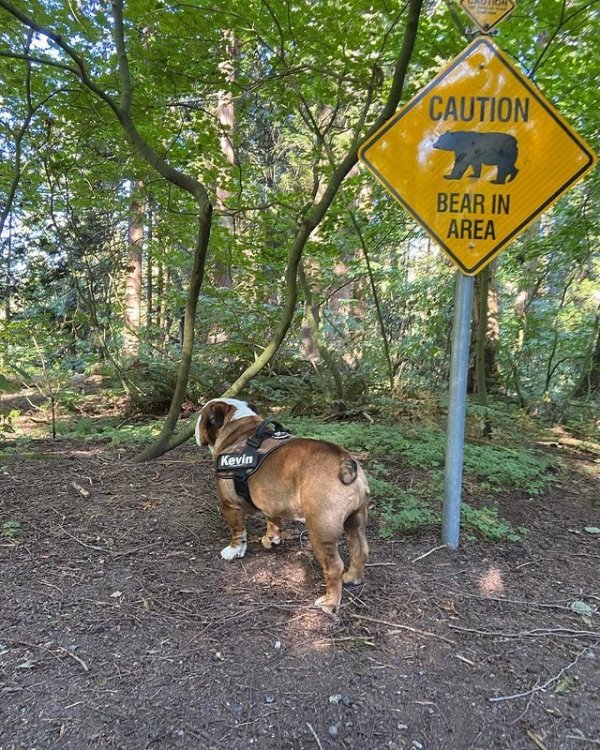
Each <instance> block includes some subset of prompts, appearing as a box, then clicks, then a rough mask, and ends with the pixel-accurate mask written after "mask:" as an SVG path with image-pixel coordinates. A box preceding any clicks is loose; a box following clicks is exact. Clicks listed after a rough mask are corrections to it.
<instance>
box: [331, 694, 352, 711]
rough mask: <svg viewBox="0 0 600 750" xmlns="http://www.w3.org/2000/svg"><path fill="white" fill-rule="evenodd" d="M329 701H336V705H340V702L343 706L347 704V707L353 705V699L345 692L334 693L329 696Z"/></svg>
mask: <svg viewBox="0 0 600 750" xmlns="http://www.w3.org/2000/svg"><path fill="white" fill-rule="evenodd" d="M329 702H330V703H334V704H335V705H336V706H339V705H340V703H341V704H342V706H346V708H350V706H351V705H352V700H351V699H350V697H349V696H347V695H344V694H343V693H334V694H333V695H330V696H329Z"/></svg>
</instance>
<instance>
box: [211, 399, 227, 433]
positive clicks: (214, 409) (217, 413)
mask: <svg viewBox="0 0 600 750" xmlns="http://www.w3.org/2000/svg"><path fill="white" fill-rule="evenodd" d="M229 409H231V407H230V406H229V404H224V403H223V402H219V401H217V402H216V403H214V404H209V406H208V409H207V410H206V424H207V426H208V425H212V426H213V427H223V423H224V422H225V416H226V415H227V412H228V411H229Z"/></svg>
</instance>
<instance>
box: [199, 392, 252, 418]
mask: <svg viewBox="0 0 600 750" xmlns="http://www.w3.org/2000/svg"><path fill="white" fill-rule="evenodd" d="M212 401H223V403H225V404H229V405H230V406H235V412H234V413H233V416H232V417H231V421H232V422H233V420H234V419H242V418H243V417H255V416H256V412H255V411H254V409H253V408H252V407H251V406H250V405H249V404H248V403H247V402H246V401H240V400H239V399H237V398H213V399H212ZM208 403H209V404H210V403H211V401H209V402H208Z"/></svg>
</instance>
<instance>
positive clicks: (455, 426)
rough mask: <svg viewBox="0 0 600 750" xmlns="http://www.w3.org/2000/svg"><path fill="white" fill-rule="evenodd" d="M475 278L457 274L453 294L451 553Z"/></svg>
mask: <svg viewBox="0 0 600 750" xmlns="http://www.w3.org/2000/svg"><path fill="white" fill-rule="evenodd" d="M472 300H473V277H472V276H465V275H464V274H463V273H461V271H457V272H456V287H455V290H454V322H453V325H452V350H451V354H450V390H449V400H448V427H447V433H446V470H445V483H444V514H443V518H442V542H443V543H444V544H446V545H447V546H448V547H450V548H451V549H456V548H457V547H458V538H459V533H460V496H461V485H462V470H463V445H464V437H465V410H466V399H467V371H468V366H469V344H470V340H471V335H470V334H471V304H472Z"/></svg>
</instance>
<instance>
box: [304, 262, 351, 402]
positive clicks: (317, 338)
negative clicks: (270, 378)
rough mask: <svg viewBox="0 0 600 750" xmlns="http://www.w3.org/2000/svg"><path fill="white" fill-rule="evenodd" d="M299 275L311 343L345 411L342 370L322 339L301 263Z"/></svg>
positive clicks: (315, 309) (315, 310) (337, 399)
mask: <svg viewBox="0 0 600 750" xmlns="http://www.w3.org/2000/svg"><path fill="white" fill-rule="evenodd" d="M298 274H299V278H300V284H301V286H302V291H303V293H304V303H305V318H306V324H307V328H308V331H309V332H310V342H311V344H313V345H314V346H316V348H317V351H318V352H319V355H320V357H321V359H322V360H323V363H324V364H325V366H326V367H327V369H328V370H329V373H330V375H331V377H332V378H333V383H334V388H335V400H336V406H337V407H338V409H340V410H343V409H344V408H345V407H344V381H343V380H342V373H341V372H340V368H339V367H338V364H337V362H336V361H335V358H334V356H333V355H332V354H331V352H330V351H329V349H328V348H327V347H326V346H325V344H324V343H323V339H322V338H321V332H320V330H319V316H318V312H317V307H316V305H315V304H314V302H313V297H312V292H311V289H310V286H309V284H308V279H307V278H306V273H305V271H304V267H303V264H302V263H300V265H299V267H298ZM311 361H312V359H311Z"/></svg>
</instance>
